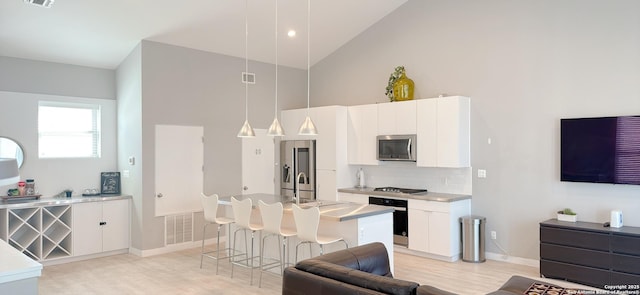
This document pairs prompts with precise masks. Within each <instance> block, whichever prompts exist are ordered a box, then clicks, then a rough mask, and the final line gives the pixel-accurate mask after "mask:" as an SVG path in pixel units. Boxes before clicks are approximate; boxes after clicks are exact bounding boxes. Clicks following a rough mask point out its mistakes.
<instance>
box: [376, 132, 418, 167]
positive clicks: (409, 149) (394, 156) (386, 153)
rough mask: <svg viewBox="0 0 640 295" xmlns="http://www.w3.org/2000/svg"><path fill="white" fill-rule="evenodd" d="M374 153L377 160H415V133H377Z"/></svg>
mask: <svg viewBox="0 0 640 295" xmlns="http://www.w3.org/2000/svg"><path fill="white" fill-rule="evenodd" d="M377 143H378V144H377V146H376V155H377V159H378V160H379V161H412V162H415V161H416V154H417V149H416V135H415V134H409V135H378V137H377Z"/></svg>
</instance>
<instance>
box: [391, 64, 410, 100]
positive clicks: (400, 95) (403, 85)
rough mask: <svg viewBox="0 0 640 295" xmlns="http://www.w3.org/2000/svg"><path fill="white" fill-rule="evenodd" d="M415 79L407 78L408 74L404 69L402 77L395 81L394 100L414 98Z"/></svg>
mask: <svg viewBox="0 0 640 295" xmlns="http://www.w3.org/2000/svg"><path fill="white" fill-rule="evenodd" d="M413 88H414V84H413V80H411V79H409V78H407V75H406V74H405V72H404V69H403V71H402V74H401V75H400V78H398V80H396V82H395V83H393V100H396V101H402V100H412V99H413Z"/></svg>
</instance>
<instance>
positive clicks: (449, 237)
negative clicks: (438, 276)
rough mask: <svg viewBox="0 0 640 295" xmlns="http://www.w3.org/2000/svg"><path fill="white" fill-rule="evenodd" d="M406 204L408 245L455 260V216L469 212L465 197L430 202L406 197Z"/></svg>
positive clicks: (457, 234)
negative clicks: (462, 198)
mask: <svg viewBox="0 0 640 295" xmlns="http://www.w3.org/2000/svg"><path fill="white" fill-rule="evenodd" d="M408 207H409V209H408V210H409V213H408V215H409V246H408V248H409V249H411V250H415V251H420V252H425V253H429V254H434V255H438V256H442V257H443V258H445V259H447V260H451V261H455V260H457V259H458V258H459V255H460V250H461V249H460V225H459V218H460V217H462V216H465V215H468V214H469V200H461V201H456V202H434V201H422V200H414V199H409V204H408Z"/></svg>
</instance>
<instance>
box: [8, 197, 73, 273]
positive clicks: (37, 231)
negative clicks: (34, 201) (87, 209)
mask: <svg viewBox="0 0 640 295" xmlns="http://www.w3.org/2000/svg"><path fill="white" fill-rule="evenodd" d="M71 218H72V214H71V206H70V205H59V206H44V207H31V208H15V209H12V208H8V209H2V210H0V221H1V222H0V224H2V226H1V229H0V238H2V239H4V240H5V241H7V243H9V245H11V246H13V247H14V248H16V249H18V250H19V251H21V252H22V253H24V254H25V255H27V256H29V257H31V258H32V259H34V260H38V261H42V260H47V259H55V258H62V257H69V256H71V254H72V245H73V242H72V237H71ZM4 224H6V226H5V225H4Z"/></svg>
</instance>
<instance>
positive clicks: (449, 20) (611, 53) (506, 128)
mask: <svg viewBox="0 0 640 295" xmlns="http://www.w3.org/2000/svg"><path fill="white" fill-rule="evenodd" d="M639 36H640V2H638V1H634V0H616V1H599V0H565V1H553V0H541V1H511V0H488V1H468V0H466V1H465V0H409V1H408V2H407V3H406V4H405V5H403V6H401V7H400V8H398V9H397V10H396V11H395V12H393V13H392V14H390V15H388V16H387V17H386V18H384V19H383V20H381V21H380V22H378V23H377V24H376V25H374V26H373V27H371V28H370V29H368V30H367V31H365V32H364V33H363V34H361V35H359V36H358V37H356V38H355V39H353V40H352V41H351V42H349V43H348V44H346V45H345V46H343V47H342V48H340V49H339V50H338V51H336V52H335V53H333V54H332V55H330V56H329V57H327V58H326V59H324V60H322V61H321V62H319V63H318V64H316V65H315V66H314V67H313V68H312V77H313V78H312V79H313V80H312V86H311V91H312V99H311V101H312V104H313V105H331V104H338V103H343V104H349V105H354V104H365V103H374V102H383V101H386V97H385V96H384V88H385V86H386V83H387V79H388V77H389V74H390V73H391V72H392V70H393V68H394V67H395V66H397V65H404V66H405V67H406V69H407V75H408V76H409V77H410V78H412V79H413V80H414V82H415V84H416V97H417V98H429V97H436V96H437V95H438V94H443V93H444V94H459V95H465V96H470V97H471V98H472V106H471V108H472V114H471V115H472V122H471V126H472V143H471V144H472V150H471V156H472V166H473V174H474V175H475V173H476V170H477V169H478V168H480V169H486V170H487V178H486V179H478V178H476V177H475V176H474V177H473V201H472V211H473V213H474V214H479V215H483V216H486V217H487V228H486V229H487V236H486V238H487V249H488V251H489V252H494V253H501V251H500V250H499V249H498V247H496V245H494V244H493V243H492V242H491V240H490V239H489V235H488V232H489V231H491V230H496V231H497V233H498V239H497V242H498V243H499V244H500V245H501V246H502V247H503V248H504V249H506V250H507V252H508V254H509V255H511V256H515V257H523V258H530V259H538V257H539V255H538V253H539V246H538V223H539V222H540V221H543V220H546V219H548V218H553V217H554V215H555V211H557V210H559V209H562V208H565V207H571V208H572V209H573V210H574V211H576V212H578V214H579V216H578V219H579V220H583V221H593V222H604V221H607V220H608V214H609V211H610V210H611V209H616V208H617V209H621V210H623V211H624V213H626V214H625V224H627V225H635V226H640V216H638V215H637V214H635V215H634V214H632V213H633V212H636V211H638V209H640V186H628V185H607V184H584V183H566V182H560V181H559V164H558V163H559V119H560V118H565V117H581V116H611V115H632V114H634V115H638V113H639V112H640V86H639V85H640V84H638V81H640V37H639ZM489 138H491V139H492V144H488V139H489Z"/></svg>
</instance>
